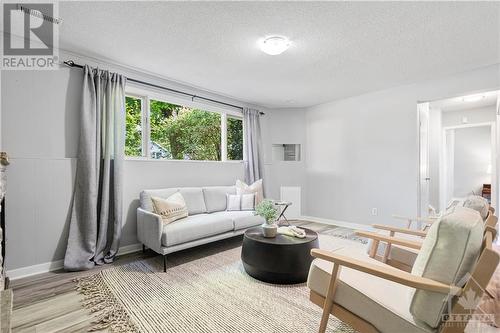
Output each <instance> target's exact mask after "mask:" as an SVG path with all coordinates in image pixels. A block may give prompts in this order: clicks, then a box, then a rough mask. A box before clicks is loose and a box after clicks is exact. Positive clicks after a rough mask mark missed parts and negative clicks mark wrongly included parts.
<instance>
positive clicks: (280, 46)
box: [259, 36, 292, 55]
mask: <svg viewBox="0 0 500 333" xmlns="http://www.w3.org/2000/svg"><path fill="white" fill-rule="evenodd" d="M259 44H260V49H261V50H262V52H264V53H267V54H269V55H278V54H281V53H283V52H285V51H286V50H287V49H288V48H289V47H290V45H291V44H292V42H290V40H289V39H288V38H286V37H283V36H270V37H266V38H264V39H262V40H260V42H259Z"/></svg>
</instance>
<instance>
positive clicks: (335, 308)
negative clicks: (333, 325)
mask: <svg viewBox="0 0 500 333" xmlns="http://www.w3.org/2000/svg"><path fill="white" fill-rule="evenodd" d="M474 214H475V212H472V213H471V211H465V212H460V213H454V214H452V215H450V216H449V217H447V218H444V219H442V220H441V221H439V222H438V223H436V224H435V225H434V226H432V227H431V229H430V231H429V232H430V233H432V234H433V237H429V238H426V239H425V240H424V242H423V243H422V245H421V248H422V251H421V252H420V254H419V256H418V258H417V262H416V263H415V266H416V267H415V268H414V270H413V272H412V273H408V272H404V271H401V270H398V269H396V268H393V267H390V266H388V265H385V264H383V263H381V262H379V261H376V260H374V259H371V258H367V257H364V259H363V258H361V259H360V258H353V257H352V256H351V255H350V254H349V253H348V252H347V251H346V252H344V253H342V252H339V251H335V252H328V251H325V250H320V249H313V250H312V251H311V255H312V256H313V257H315V258H316V259H315V260H314V261H313V263H312V265H311V270H310V272H309V278H308V286H309V288H310V289H311V291H310V300H311V301H312V302H313V303H314V304H316V305H318V306H320V307H322V308H323V315H322V318H321V323H320V327H319V332H320V333H323V332H325V330H326V328H327V323H328V319H329V315H330V314H332V315H334V316H335V317H337V318H339V319H340V320H342V321H343V322H345V323H347V324H349V325H351V326H352V327H353V328H354V329H356V330H357V331H359V332H361V333H374V332H382V333H383V332H389V333H392V332H405V333H406V332H409V333H412V332H419V333H432V332H442V333H452V332H453V333H455V332H463V331H464V329H465V326H466V324H467V322H468V321H469V320H470V318H471V316H470V315H471V313H472V312H471V309H469V308H467V309H465V308H464V307H463V306H462V305H461V304H465V303H464V302H457V299H458V298H459V297H461V296H462V295H466V296H467V295H469V294H471V293H472V294H473V295H474V297H479V298H480V297H481V296H482V294H483V292H484V290H485V288H486V286H487V284H488V282H489V280H490V278H491V276H492V275H493V273H494V271H495V269H496V267H497V265H498V263H499V261H500V257H499V254H498V253H497V252H495V251H494V250H492V248H491V244H492V239H493V232H492V230H491V229H490V228H488V230H487V231H486V232H484V233H483V226H482V223H483V221H482V220H481V219H480V218H479V216H478V214H475V215H474ZM452 223H453V224H454V226H453V227H450V224H452ZM457 223H458V224H457ZM457 225H458V226H459V227H458V228H457ZM481 238H482V239H481ZM457 253H463V254H465V255H463V256H460V255H457ZM476 258H478V259H477V260H476ZM455 259H457V260H455ZM417 266H418V267H417ZM464 268H466V269H465V270H464ZM468 272H470V274H468ZM430 276H433V277H434V278H430ZM413 288H414V289H413ZM410 297H411V299H410ZM460 314H466V315H467V316H463V317H461V316H459V317H454V316H449V315H460ZM456 318H460V321H454V320H455V319H456Z"/></svg>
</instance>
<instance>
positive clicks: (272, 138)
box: [263, 108, 306, 209]
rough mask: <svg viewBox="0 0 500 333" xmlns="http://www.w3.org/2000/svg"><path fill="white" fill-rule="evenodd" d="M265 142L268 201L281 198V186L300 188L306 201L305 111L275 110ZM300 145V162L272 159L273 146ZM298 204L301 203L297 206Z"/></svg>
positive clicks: (267, 121)
mask: <svg viewBox="0 0 500 333" xmlns="http://www.w3.org/2000/svg"><path fill="white" fill-rule="evenodd" d="M263 132H264V135H263V141H264V153H265V160H264V164H265V170H266V175H269V177H267V187H268V188H269V190H268V191H266V194H267V196H268V197H270V198H273V199H279V198H280V187H281V186H299V187H301V189H302V198H303V197H304V193H305V189H306V182H305V161H304V152H305V139H306V128H305V109H299V108H297V109H274V110H272V111H271V112H269V114H266V124H265V127H264V128H263ZM284 143H289V144H292V143H293V144H300V145H301V150H302V151H301V160H300V161H276V160H273V157H272V145H273V144H284ZM293 204H297V203H293ZM304 204H305V202H304V200H303V199H302V203H301V206H302V209H304Z"/></svg>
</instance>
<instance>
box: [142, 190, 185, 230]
mask: <svg viewBox="0 0 500 333" xmlns="http://www.w3.org/2000/svg"><path fill="white" fill-rule="evenodd" d="M151 201H153V209H154V212H155V213H156V214H158V215H160V216H161V219H162V221H163V223H165V224H168V223H171V222H174V221H176V220H179V219H182V218H184V217H187V216H188V210H187V206H186V202H185V201H184V197H183V196H182V194H180V193H179V192H176V193H174V194H172V195H171V196H169V197H168V198H167V199H163V198H159V197H151Z"/></svg>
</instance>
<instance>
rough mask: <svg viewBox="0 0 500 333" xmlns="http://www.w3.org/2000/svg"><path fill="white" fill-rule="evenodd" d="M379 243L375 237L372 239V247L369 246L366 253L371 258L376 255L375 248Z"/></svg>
mask: <svg viewBox="0 0 500 333" xmlns="http://www.w3.org/2000/svg"><path fill="white" fill-rule="evenodd" d="M379 244H380V241H379V240H377V239H374V240H373V241H372V247H371V248H370V252H369V253H368V255H369V256H370V257H371V258H375V256H376V255H377V249H378V245H379Z"/></svg>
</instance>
